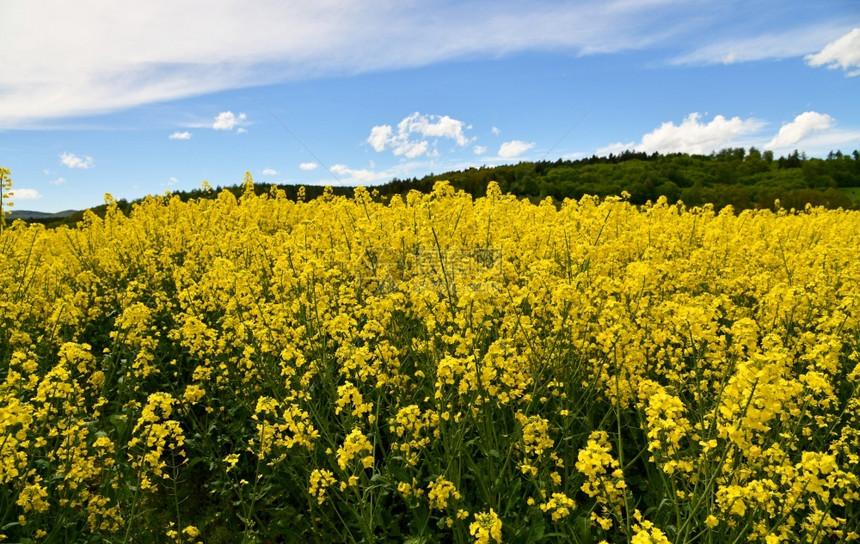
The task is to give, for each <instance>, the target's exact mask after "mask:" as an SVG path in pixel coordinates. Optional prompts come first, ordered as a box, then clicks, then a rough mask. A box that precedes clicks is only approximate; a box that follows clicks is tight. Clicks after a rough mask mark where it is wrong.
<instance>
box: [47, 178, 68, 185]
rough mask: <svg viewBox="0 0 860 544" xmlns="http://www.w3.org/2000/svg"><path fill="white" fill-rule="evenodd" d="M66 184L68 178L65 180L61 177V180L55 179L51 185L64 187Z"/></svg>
mask: <svg viewBox="0 0 860 544" xmlns="http://www.w3.org/2000/svg"><path fill="white" fill-rule="evenodd" d="M65 182H66V178H64V177H59V178H57V179H55V180H51V182H50V183H51V185H62V184H64V183H65Z"/></svg>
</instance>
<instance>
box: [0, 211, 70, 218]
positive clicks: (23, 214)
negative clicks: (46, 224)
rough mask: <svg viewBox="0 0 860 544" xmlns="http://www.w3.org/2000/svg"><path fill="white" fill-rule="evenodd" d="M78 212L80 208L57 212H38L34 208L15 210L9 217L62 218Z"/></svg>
mask: <svg viewBox="0 0 860 544" xmlns="http://www.w3.org/2000/svg"><path fill="white" fill-rule="evenodd" d="M77 212H78V210H63V211H61V212H57V213H48V212H37V211H32V210H13V211H12V213H11V214H9V219H11V220H12V221H14V220H16V219H25V220H26V219H62V218H64V217H69V216H70V215H72V214H75V213H77Z"/></svg>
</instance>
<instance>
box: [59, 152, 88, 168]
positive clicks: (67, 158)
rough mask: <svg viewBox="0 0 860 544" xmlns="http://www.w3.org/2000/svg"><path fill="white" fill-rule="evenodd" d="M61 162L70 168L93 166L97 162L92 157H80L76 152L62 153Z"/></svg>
mask: <svg viewBox="0 0 860 544" xmlns="http://www.w3.org/2000/svg"><path fill="white" fill-rule="evenodd" d="M60 163H62V164H63V165H65V166H68V167H69V168H83V169H87V168H91V167H92V166H93V165H94V164H95V163H94V162H93V158H92V157H87V156H85V157H78V156H77V155H75V154H74V153H63V154H62V155H60Z"/></svg>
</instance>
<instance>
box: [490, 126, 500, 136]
mask: <svg viewBox="0 0 860 544" xmlns="http://www.w3.org/2000/svg"><path fill="white" fill-rule="evenodd" d="M492 130H493V134H495V135H496V136H498V135H499V134H501V133H502V131H501V130H499V127H493V129H492Z"/></svg>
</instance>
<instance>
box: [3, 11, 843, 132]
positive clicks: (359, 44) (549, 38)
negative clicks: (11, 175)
mask: <svg viewBox="0 0 860 544" xmlns="http://www.w3.org/2000/svg"><path fill="white" fill-rule="evenodd" d="M780 3H781V2H776V1H769V2H766V5H765V6H764V7H762V6H761V5H760V4H759V3H749V2H741V1H738V0H726V1H725V2H712V3H709V2H689V1H684V0H648V1H637V2H634V1H631V0H608V1H607V0H580V1H575V2H574V1H558V0H535V1H534V2H519V1H516V0H498V1H494V2H492V3H489V2H484V1H475V2H447V1H445V0H427V1H426V2H423V3H420V4H416V3H413V2H401V3H398V2H352V1H347V0H330V1H326V2H299V1H298V0H290V1H283V0H260V1H259V2H256V3H255V9H253V10H250V9H248V8H247V4H246V2H243V1H241V0H223V1H220V2H217V3H211V2H210V3H197V4H191V5H189V4H188V3H185V2H182V3H176V2H174V1H172V0H149V1H147V2H137V3H133V4H126V3H112V2H102V3H98V4H87V3H85V4H81V3H74V2H71V3H69V2H59V3H58V2H54V1H53V0H29V1H27V2H23V1H22V2H11V3H8V4H9V5H4V10H3V18H2V20H0V34H2V35H3V37H4V50H3V53H2V60H3V89H2V91H0V128H10V127H16V126H26V125H28V124H33V123H38V122H39V121H40V120H45V119H52V118H58V117H66V116H80V115H88V114H94V113H103V112H110V111H116V110H121V109H124V108H129V107H132V106H137V105H141V104H147V103H152V102H156V101H164V100H171V99H177V98H183V97H190V96H196V95H200V94H204V93H210V92H215V91H223V90H227V89H236V88H242V87H248V86H252V85H265V84H271V83H277V82H283V81H289V80H296V79H307V78H314V77H320V76H325V75H332V74H338V75H342V74H356V73H365V72H368V71H375V70H383V69H398V68H404V67H415V66H424V65H428V64H432V63H438V62H442V61H448V60H452V59H461V58H498V57H499V56H503V55H508V54H513V53H517V52H525V51H536V50H552V51H563V52H565V53H568V54H571V55H591V54H598V53H600V54H607V53H614V52H621V51H629V50H641V49H645V48H656V47H664V48H666V50H677V51H680V53H679V57H678V58H679V59H681V60H680V61H681V62H692V61H697V60H696V59H699V60H707V59H710V61H714V62H721V61H722V60H724V59H727V58H731V59H734V60H744V59H747V58H753V57H761V56H762V55H766V56H771V57H774V56H775V57H780V56H782V57H784V56H786V55H787V56H791V55H801V56H802V55H806V54H809V53H812V52H815V51H818V50H819V49H820V48H821V47H823V46H824V44H825V43H827V42H828V41H830V40H832V39H834V36H833V35H832V33H830V34H828V35H826V36H824V34H826V33H824V32H822V33H821V34H822V36H821V37H820V38H819V37H818V36H817V35H816V32H815V27H814V25H816V24H817V25H819V27H821V28H825V27H826V28H830V29H832V28H834V27H835V26H836V24H837V23H838V24H842V21H841V20H840V19H844V17H840V15H839V14H838V13H834V14H828V13H823V14H821V13H819V14H817V15H816V16H815V17H807V18H804V19H801V20H798V22H797V28H796V31H793V32H794V33H793V34H791V35H785V36H774V37H772V38H769V39H764V40H761V39H759V40H758V41H756V40H757V38H756V36H761V35H762V32H761V28H756V27H755V26H754V25H738V24H734V25H731V24H727V23H731V22H736V21H737V20H743V19H744V18H745V17H752V16H753V15H757V12H760V11H766V10H767V9H769V8H771V7H777V6H779V5H780ZM795 4H796V3H795ZM204 8H205V9H204ZM803 8H804V9H805V10H806V12H810V11H813V10H809V8H808V6H806V5H804V6H803ZM44 13H50V16H41V14H44ZM823 19H829V20H831V21H836V23H832V24H831V23H822V22H821V21H822V20H823ZM729 26H730V27H732V28H739V29H740V30H739V31H738V32H737V33H736V35H733V36H731V37H730V39H729V38H727V37H726V36H725V33H720V32H716V30H722V29H724V28H726V27H729ZM855 26H856V25H855ZM809 28H812V31H810V30H809ZM212 29H218V31H219V33H220V34H221V35H222V36H229V39H212ZM36 35H38V36H40V39H38V40H34V39H32V37H33V36H36ZM320 36H325V37H326V39H325V40H321V39H319V37H320ZM804 36H812V37H811V38H809V39H806V38H804ZM822 38H823V40H824V41H821V39H822ZM798 40H799V41H800V43H798ZM716 42H719V43H716ZM715 44H716V45H715ZM731 44H734V45H731ZM732 51H734V53H732ZM755 51H758V52H755ZM684 59H686V60H684Z"/></svg>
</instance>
